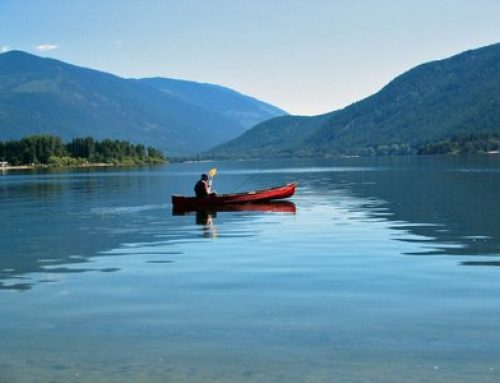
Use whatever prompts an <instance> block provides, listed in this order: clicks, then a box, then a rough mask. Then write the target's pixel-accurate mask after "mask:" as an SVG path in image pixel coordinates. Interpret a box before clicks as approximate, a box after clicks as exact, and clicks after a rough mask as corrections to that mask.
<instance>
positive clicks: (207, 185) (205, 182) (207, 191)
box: [203, 181, 212, 195]
mask: <svg viewBox="0 0 500 383" xmlns="http://www.w3.org/2000/svg"><path fill="white" fill-rule="evenodd" d="M203 184H204V185H205V191H206V193H207V195H209V194H210V193H211V192H212V191H211V190H210V189H211V188H210V185H209V184H208V182H207V181H203Z"/></svg>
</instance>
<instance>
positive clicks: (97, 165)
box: [0, 162, 167, 171]
mask: <svg viewBox="0 0 500 383" xmlns="http://www.w3.org/2000/svg"><path fill="white" fill-rule="evenodd" d="M166 163H167V162H160V163H144V164H130V163H118V164H110V163H106V162H95V163H90V162H89V163H86V164H79V165H67V166H51V165H11V166H2V167H0V170H1V171H8V170H37V169H73V168H109V167H131V166H145V165H164V164H166Z"/></svg>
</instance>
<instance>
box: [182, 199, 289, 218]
mask: <svg viewBox="0 0 500 383" xmlns="http://www.w3.org/2000/svg"><path fill="white" fill-rule="evenodd" d="M194 211H196V212H197V213H202V214H213V213H217V212H223V211H255V212H262V213H291V214H295V211H296V208H295V204H294V203H293V202H290V201H269V202H249V203H237V204H227V205H221V206H212V207H204V208H179V207H175V206H174V210H173V213H174V215H184V214H186V213H190V212H194Z"/></svg>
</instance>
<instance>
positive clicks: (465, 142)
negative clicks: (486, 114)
mask: <svg viewBox="0 0 500 383" xmlns="http://www.w3.org/2000/svg"><path fill="white" fill-rule="evenodd" d="M498 150H500V136H499V135H498V134H474V133H471V134H461V135H455V136H452V137H449V138H446V139H443V140H440V141H437V142H431V143H428V144H426V145H423V146H422V147H421V148H419V150H418V154H446V153H486V152H491V151H498Z"/></svg>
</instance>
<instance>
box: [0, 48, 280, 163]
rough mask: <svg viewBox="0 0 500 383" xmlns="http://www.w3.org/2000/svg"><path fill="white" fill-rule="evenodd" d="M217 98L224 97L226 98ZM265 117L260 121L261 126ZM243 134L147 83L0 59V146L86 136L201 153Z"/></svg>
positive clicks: (54, 63) (33, 60) (43, 62)
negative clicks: (35, 137) (40, 137)
mask: <svg viewBox="0 0 500 383" xmlns="http://www.w3.org/2000/svg"><path fill="white" fill-rule="evenodd" d="M200 87H202V86H200ZM222 89H224V88H222ZM221 93H223V94H224V97H226V93H227V92H226V91H221ZM212 97H213V98H214V99H216V98H217V97H218V96H217V95H216V94H215V93H214V94H212ZM192 98H194V97H192ZM238 98H239V99H242V98H244V96H242V95H239V96H238ZM251 104H252V105H254V104H258V101H256V100H252V102H251ZM270 109H272V107H271V108H270ZM229 111H230V108H228V109H227V112H229ZM268 116H269V117H272V116H274V115H273V114H272V112H270V113H269V115H268ZM268 116H267V115H265V113H262V114H261V117H262V119H264V118H267V117H268ZM244 131H245V128H244V127H243V126H242V123H240V122H239V121H237V119H234V118H228V117H226V116H224V115H222V114H221V113H219V111H217V110H211V109H210V107H209V106H207V105H204V106H200V105H199V104H198V103H195V102H190V101H189V100H188V98H187V97H186V96H185V95H184V93H183V94H182V95H181V96H177V95H175V92H165V91H163V90H159V89H158V88H157V87H155V86H151V84H150V81H149V80H145V81H144V82H143V81H140V80H132V79H124V78H120V77H118V76H114V75H111V74H108V73H104V72H99V71H96V70H91V69H87V68H81V67H77V66H74V65H70V64H66V63H64V62H61V61H58V60H54V59H48V58H41V57H38V56H34V55H31V54H27V53H24V52H20V51H11V52H7V53H4V54H1V55H0V140H7V139H19V138H21V137H24V136H28V135H30V134H52V135H57V136H60V137H62V138H63V139H64V140H69V139H71V138H73V137H82V136H93V137H95V138H96V139H105V138H111V139H121V140H127V141H131V142H132V143H143V144H146V145H153V146H156V147H158V148H160V149H162V150H164V152H165V153H167V154H182V153H199V152H202V151H204V150H207V149H208V148H210V147H213V146H214V145H217V144H219V143H221V142H224V141H227V140H229V139H231V138H234V137H236V136H237V135H239V134H241V133H242V132H244Z"/></svg>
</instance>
